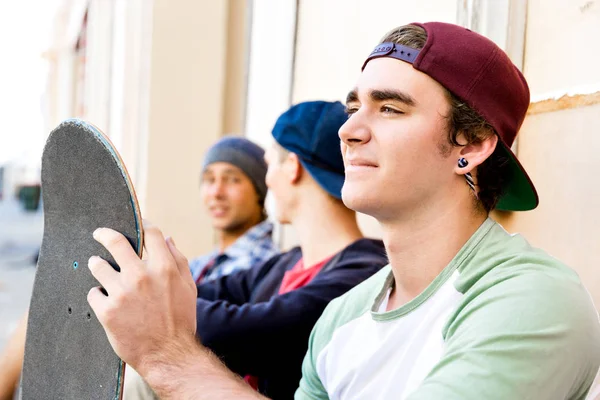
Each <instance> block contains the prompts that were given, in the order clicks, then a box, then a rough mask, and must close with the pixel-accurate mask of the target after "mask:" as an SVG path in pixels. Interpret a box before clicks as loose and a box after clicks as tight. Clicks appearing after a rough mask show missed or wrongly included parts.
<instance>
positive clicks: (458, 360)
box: [88, 23, 600, 400]
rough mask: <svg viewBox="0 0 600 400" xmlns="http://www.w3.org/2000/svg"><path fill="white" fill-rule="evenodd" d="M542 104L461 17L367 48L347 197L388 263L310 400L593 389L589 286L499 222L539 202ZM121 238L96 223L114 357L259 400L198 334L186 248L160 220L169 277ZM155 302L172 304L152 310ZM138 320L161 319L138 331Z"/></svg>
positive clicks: (314, 383)
mask: <svg viewBox="0 0 600 400" xmlns="http://www.w3.org/2000/svg"><path fill="white" fill-rule="evenodd" d="M528 104H529V90H528V87H527V83H526V81H525V79H524V78H523V76H522V74H521V73H520V72H519V71H518V69H517V68H516V67H515V66H514V65H513V64H512V63H511V62H510V60H509V59H508V57H507V56H506V54H505V53H504V52H503V51H502V50H500V49H499V48H498V47H497V46H496V45H495V44H493V43H492V42H491V41H489V40H488V39H486V38H484V37H482V36H480V35H478V34H476V33H474V32H471V31H469V30H467V29H464V28H462V27H459V26H455V25H451V24H445V23H427V24H411V25H407V26H403V27H399V28H397V29H394V30H393V31H392V32H390V33H389V34H388V35H386V36H385V38H384V39H383V40H382V41H381V43H380V45H378V46H377V47H376V48H375V50H374V51H373V52H372V53H371V55H370V56H369V57H368V58H367V59H366V61H365V64H364V65H363V71H362V74H361V75H360V77H359V79H358V82H357V84H356V87H355V88H354V89H353V90H351V91H350V93H349V95H348V98H347V108H348V112H349V114H350V118H349V120H348V121H347V122H346V124H344V126H343V127H342V128H341V129H340V138H341V140H342V154H343V156H344V161H345V166H346V181H345V184H344V188H343V199H344V203H345V204H346V205H348V206H349V207H350V208H352V209H354V210H357V211H361V212H364V213H366V214H369V215H372V216H374V217H375V218H377V219H378V221H379V222H380V224H381V226H382V229H383V233H384V242H385V245H386V249H387V251H388V256H389V259H390V266H389V267H386V268H384V269H383V270H382V271H381V272H380V273H378V274H376V275H375V276H374V277H372V278H371V279H369V280H368V281H366V282H364V283H363V284H361V285H359V286H358V287H356V288H355V289H354V290H352V291H350V292H349V293H347V294H346V295H344V296H342V297H341V298H339V299H337V300H335V301H334V302H332V303H331V304H330V306H329V307H328V308H327V309H326V310H325V312H324V314H323V316H322V317H321V318H320V320H319V322H318V323H317V325H316V326H315V328H314V330H313V333H312V334H311V338H310V341H309V351H308V353H307V355H306V358H305V360H304V367H303V378H302V380H301V382H300V387H299V389H298V391H297V392H296V398H297V399H326V398H332V399H338V398H344V399H352V398H407V399H411V400H416V399H440V398H443V399H481V398H486V399H507V398H511V399H512V398H539V399H566V398H568V399H583V398H585V396H586V393H587V392H588V390H589V387H590V385H591V384H592V381H593V379H594V376H595V374H596V372H597V370H598V366H599V364H600V324H599V322H598V314H597V312H596V310H595V309H594V306H593V303H592V301H591V299H590V296H589V295H588V293H587V291H586V290H585V288H584V287H583V285H582V284H581V282H580V280H579V278H578V277H577V275H576V274H575V273H574V272H573V271H572V270H571V269H569V268H568V267H566V266H565V265H563V264H562V263H560V262H559V261H558V260H556V259H554V258H552V257H550V256H549V255H547V254H546V253H545V252H543V251H541V250H538V249H534V248H532V247H531V246H530V245H529V244H528V243H527V242H526V240H525V239H524V238H523V237H521V236H519V235H510V234H508V233H507V232H506V231H504V230H503V229H502V227H501V226H499V225H498V224H497V223H495V222H494V221H493V220H491V219H489V217H488V215H489V212H490V211H491V210H492V209H494V208H497V209H503V210H529V209H533V208H535V207H536V206H537V204H538V198H537V194H536V192H535V189H534V187H533V184H532V183H531V181H530V180H529V178H528V177H527V175H526V173H525V171H524V169H523V168H522V166H521V165H520V164H519V163H518V161H517V160H516V157H515V156H514V154H513V153H512V152H511V150H510V146H511V145H512V143H513V141H514V138H515V136H516V134H517V132H518V130H519V128H520V126H521V124H522V122H523V120H524V118H525V115H526V112H527V107H528ZM117 237H118V234H117V233H116V232H114V231H110V230H106V229H100V230H98V231H97V232H96V238H97V240H99V241H100V242H101V243H102V244H104V245H105V246H106V247H107V248H108V249H109V250H110V251H111V253H112V254H113V255H114V256H115V258H117V259H118V260H120V261H119V262H120V264H121V266H122V273H121V274H120V275H119V274H116V273H113V272H111V270H110V267H109V266H106V265H104V266H101V265H97V264H93V263H92V265H91V266H90V267H91V269H92V272H93V274H94V275H95V276H97V277H98V279H99V281H100V282H101V284H103V285H104V286H105V287H107V290H108V291H109V296H108V297H106V296H104V295H103V294H102V293H101V292H100V290H92V291H91V292H90V294H89V297H88V300H89V302H90V304H91V305H92V307H93V308H94V310H95V311H96V313H97V315H98V318H99V320H100V321H101V322H102V324H103V325H104V327H105V329H106V332H107V335H108V338H109V340H110V341H111V343H112V345H113V347H114V349H115V351H116V352H117V354H119V355H120V356H121V357H123V358H124V359H125V360H126V361H127V362H129V363H131V364H132V365H134V366H135V367H137V368H138V370H139V371H140V372H141V373H142V375H143V376H144V377H145V378H146V379H147V381H148V383H149V384H150V385H151V386H152V387H154V389H155V390H157V391H158V393H159V394H160V395H161V397H162V398H165V399H170V398H173V399H175V398H206V399H213V398H214V399H218V398H224V397H228V398H256V397H258V396H257V394H256V393H253V392H252V391H249V390H248V388H247V386H246V385H245V384H244V383H243V382H242V381H241V380H239V379H238V378H236V377H235V376H234V375H233V374H231V373H230V372H229V371H227V369H226V368H225V367H224V366H223V365H222V364H220V362H219V361H218V359H216V358H215V357H214V356H213V355H212V353H211V352H210V351H208V350H207V349H206V348H204V347H203V346H202V345H200V344H198V343H197V342H196V341H195V339H194V337H195V336H194V332H195V324H196V321H195V318H194V314H193V311H194V305H193V301H194V295H195V293H194V287H193V282H192V280H191V278H190V277H189V272H188V271H187V266H186V262H185V259H184V258H183V257H182V255H181V253H180V252H179V251H178V250H177V248H176V247H175V245H174V243H173V241H172V240H167V241H166V242H165V241H164V238H163V236H162V234H161V233H160V231H158V229H157V228H154V227H150V228H149V231H148V237H152V249H153V251H154V253H155V257H153V258H152V259H151V260H150V261H149V265H150V270H151V271H153V272H155V273H156V274H158V275H160V276H161V277H163V280H162V281H160V280H158V279H154V278H152V277H151V276H148V274H147V273H145V272H141V271H142V268H141V267H140V261H139V260H138V259H137V257H136V256H135V253H133V252H132V250H131V249H129V248H127V246H114V245H113V243H114V241H115V238H117ZM149 253H152V251H149ZM131 275H134V276H141V277H143V278H144V279H148V282H149V284H148V286H147V290H145V291H144V293H143V295H144V296H140V294H139V293H129V292H128V291H124V290H122V289H121V286H123V285H126V284H127V283H126V282H128V281H130V280H131ZM167 277H168V278H169V283H161V282H164V281H165V279H164V278H167ZM110 287H112V288H113V296H114V298H113V299H111V295H110V292H111V290H110ZM146 296H152V297H156V298H160V299H161V301H162V302H163V304H164V305H163V306H162V307H161V308H160V309H153V310H152V312H151V313H150V312H145V311H144V309H143V303H142V301H141V300H140V299H139V298H145V297H146ZM123 307H126V308H123ZM173 309H177V310H178V312H177V313H175V314H173V313H171V312H169V310H173ZM137 313H142V314H143V315H144V316H145V317H146V318H148V319H149V320H150V321H153V322H154V323H151V326H154V327H155V329H152V330H148V329H143V328H137V329H136V327H135V325H133V324H131V322H130V321H129V320H128V316H129V315H134V314H137ZM159 322H160V323H159ZM159 326H160V327H159ZM169 337H174V338H176V340H175V339H173V340H168V341H167V342H166V343H165V342H161V340H164V338H169ZM158 342H161V345H160V346H158V345H157V343H158Z"/></svg>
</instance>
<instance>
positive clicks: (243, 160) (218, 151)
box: [202, 136, 267, 201]
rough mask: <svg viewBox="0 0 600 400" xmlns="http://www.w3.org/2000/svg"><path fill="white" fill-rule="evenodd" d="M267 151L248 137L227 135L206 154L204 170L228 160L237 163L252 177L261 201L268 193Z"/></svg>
mask: <svg viewBox="0 0 600 400" xmlns="http://www.w3.org/2000/svg"><path fill="white" fill-rule="evenodd" d="M264 155H265V151H264V150H263V149H262V147H260V146H259V145H257V144H255V143H253V142H251V141H250V140H248V139H245V138H242V137H236V136H226V137H224V138H222V139H221V140H219V141H218V142H216V143H215V144H214V145H212V147H211V148H210V149H208V151H207V152H206V155H205V156H204V161H203V162H202V171H204V170H205V169H206V167H208V166H209V165H210V164H212V163H216V162H226V163H229V164H231V165H235V166H236V167H238V168H239V169H241V170H242V172H243V173H244V174H245V175H246V176H247V177H248V178H250V181H252V184H253V185H254V188H255V189H256V192H257V193H258V197H259V198H260V200H261V201H263V200H264V199H265V196H266V195H267V184H266V183H265V177H266V175H267V163H266V162H265V158H264Z"/></svg>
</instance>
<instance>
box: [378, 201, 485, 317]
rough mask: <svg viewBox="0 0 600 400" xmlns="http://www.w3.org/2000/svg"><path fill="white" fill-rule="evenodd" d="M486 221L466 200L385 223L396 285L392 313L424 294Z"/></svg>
mask: <svg viewBox="0 0 600 400" xmlns="http://www.w3.org/2000/svg"><path fill="white" fill-rule="evenodd" d="M439 210H443V211H441V212H440V211H439ZM486 218H487V215H485V214H484V213H481V212H476V211H475V210H474V209H473V205H472V199H470V198H466V199H465V200H464V201H462V202H461V201H459V202H455V203H454V204H451V205H449V206H448V207H446V208H438V207H429V208H427V209H426V210H424V211H423V210H419V211H416V212H414V213H412V214H411V216H410V217H409V218H405V219H402V220H398V221H391V222H386V223H382V229H383V237H384V242H385V244H386V250H387V253H388V258H389V260H390V264H391V266H392V272H393V274H394V281H395V287H394V290H393V292H392V295H391V296H390V301H389V304H388V310H391V309H395V308H398V307H400V306H402V305H403V304H405V303H407V302H408V301H410V300H412V299H414V298H415V297H416V296H418V295H419V294H420V293H421V292H423V291H424V290H425V289H426V288H427V286H429V284H431V282H432V281H433V280H434V279H435V278H436V277H437V276H438V275H439V273H440V272H441V271H442V270H443V269H444V268H445V267H446V266H447V265H448V264H449V263H450V261H452V259H453V258H454V257H455V256H456V254H457V253H458V252H459V251H460V249H461V248H462V247H463V246H464V244H465V243H466V242H467V241H468V240H469V238H470V237H471V236H472V235H473V234H474V233H475V231H476V230H477V229H478V228H479V227H480V226H481V224H482V223H483V222H484V221H485V219H486Z"/></svg>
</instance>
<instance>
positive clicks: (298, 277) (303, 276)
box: [279, 257, 331, 294]
mask: <svg viewBox="0 0 600 400" xmlns="http://www.w3.org/2000/svg"><path fill="white" fill-rule="evenodd" d="M330 259H331V257H329V258H326V259H325V260H323V261H321V262H320V263H317V264H315V265H312V266H310V267H308V268H304V260H303V259H302V258H301V259H300V260H298V262H297V263H296V265H294V267H293V268H292V269H290V270H289V271H286V273H285V275H283V280H282V281H281V287H280V288H279V294H285V293H287V292H291V291H292V290H295V289H299V288H301V287H302V286H305V285H307V284H308V283H309V282H310V281H311V280H312V279H313V278H314V277H315V276H316V275H317V274H318V273H319V272H320V271H321V269H322V268H323V266H324V265H325V264H327V261H329V260H330Z"/></svg>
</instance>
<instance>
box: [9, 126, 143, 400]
mask: <svg viewBox="0 0 600 400" xmlns="http://www.w3.org/2000/svg"><path fill="white" fill-rule="evenodd" d="M42 196H43V205H44V236H43V240H42V247H41V250H40V256H39V260H38V266H37V272H36V276H35V281H34V286H33V294H32V298H31V304H30V309H29V321H28V324H27V339H26V344H25V360H24V364H23V371H22V376H21V399H23V400H34V399H35V400H40V399H48V400H53V399H77V400H82V399H121V397H122V392H123V379H124V372H125V365H124V363H123V362H122V361H121V360H120V359H119V358H118V357H117V355H116V354H115V353H114V351H113V350H112V348H111V346H110V344H109V342H108V339H107V337H106V334H105V332H104V329H103V328H102V326H101V325H100V322H99V321H98V320H97V319H96V316H95V315H94V312H93V311H92V309H91V308H90V306H89V304H88V302H87V294H88V292H89V290H90V289H91V288H92V287H94V286H98V285H99V283H98V282H97V281H96V280H95V278H94V277H93V276H92V275H91V273H90V271H89V269H88V267H87V262H88V259H89V258H90V257H91V256H92V255H97V256H100V257H102V258H104V259H105V260H107V261H108V262H109V263H111V265H112V266H113V267H114V268H115V269H116V270H119V267H118V266H117V265H116V263H115V261H114V259H113V258H112V256H111V255H110V253H108V251H106V249H104V247H102V246H101V245H100V244H99V243H98V242H96V241H95V240H94V239H93V237H92V233H93V232H94V230H96V228H99V227H108V228H112V229H114V230H116V231H118V232H121V233H122V234H123V235H124V236H125V237H126V238H127V239H128V240H129V242H130V243H131V245H132V246H133V248H134V250H135V251H136V252H137V253H138V255H139V256H140V257H141V255H142V248H143V228H142V219H141V215H140V209H139V206H138V203H137V199H136V195H135V192H134V189H133V185H132V184H131V180H130V179H129V175H128V173H127V170H126V169H125V165H124V164H123V161H122V159H121V157H120V156H119V154H118V153H117V151H116V149H115V148H114V146H113V145H112V144H111V142H110V141H109V140H108V138H107V137H106V136H105V135H104V134H103V133H102V132H100V130H99V129H98V128H96V127H94V126H93V125H90V124H88V123H86V122H84V121H81V120H76V119H72V120H67V121H65V122H63V123H61V124H60V125H59V126H58V127H57V128H56V129H54V130H53V131H52V132H51V133H50V136H49V137H48V140H47V142H46V146H45V148H44V153H43V156H42Z"/></svg>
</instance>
